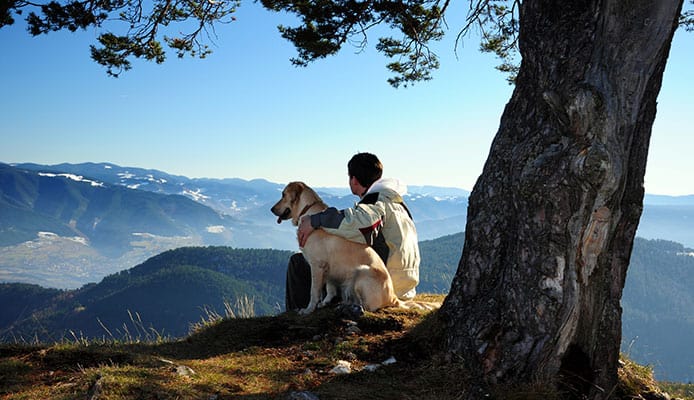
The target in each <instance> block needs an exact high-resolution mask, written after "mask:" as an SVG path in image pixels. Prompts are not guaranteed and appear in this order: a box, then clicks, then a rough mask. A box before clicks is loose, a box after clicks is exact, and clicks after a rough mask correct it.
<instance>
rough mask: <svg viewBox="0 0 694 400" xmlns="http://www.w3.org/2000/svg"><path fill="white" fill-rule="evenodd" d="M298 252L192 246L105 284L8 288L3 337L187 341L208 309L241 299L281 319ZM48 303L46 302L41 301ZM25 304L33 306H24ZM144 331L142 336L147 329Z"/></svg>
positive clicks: (1, 290)
mask: <svg viewBox="0 0 694 400" xmlns="http://www.w3.org/2000/svg"><path fill="white" fill-rule="evenodd" d="M290 254H291V252H288V251H280V250H257V249H232V248H229V247H195V248H192V247H185V248H179V249H176V250H170V251H167V252H164V253H162V254H160V255H157V256H155V257H152V258H150V259H149V260H147V261H146V262H144V263H142V264H140V265H138V266H136V267H134V268H132V269H129V270H125V271H121V272H119V273H116V274H113V275H110V276H108V277H106V278H104V279H103V280H102V281H101V282H100V283H98V284H89V285H85V286H84V287H82V288H80V289H78V290H72V291H57V290H55V289H41V288H38V287H36V286H30V285H21V284H4V285H2V286H0V299H2V298H5V297H12V299H13V300H14V302H13V303H12V304H13V306H12V307H9V308H5V307H3V311H2V313H0V315H1V316H2V317H0V320H2V321H5V322H6V323H4V324H3V325H2V328H0V338H1V339H3V340H5V341H8V340H9V341H13V340H29V341H31V340H36V339H38V340H41V341H52V340H60V339H62V338H65V337H70V336H72V335H77V336H79V337H87V338H94V337H107V338H109V337H111V338H122V337H123V336H124V335H136V334H141V335H144V334H145V333H146V334H148V335H163V336H173V337H180V336H183V335H185V334H187V333H188V332H189V328H190V325H191V324H192V323H195V322H199V321H200V320H201V318H206V317H207V315H208V312H210V311H212V312H216V313H219V314H222V315H223V314H224V313H225V308H226V307H228V306H231V307H232V309H233V308H234V307H236V306H237V303H238V302H242V304H246V302H250V303H251V304H252V306H253V308H252V310H250V311H251V313H253V314H254V315H267V314H275V313H277V312H278V311H279V310H280V306H281V305H283V304H284V273H285V270H286V265H287V259H288V258H289V255H290ZM39 299H44V300H39ZM22 304H31V305H32V306H30V307H24V308H23V307H22V306H21V305H22ZM143 329H144V331H145V332H144V333H141V332H138V330H143Z"/></svg>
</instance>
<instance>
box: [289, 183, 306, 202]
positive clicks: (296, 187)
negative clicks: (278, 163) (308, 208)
mask: <svg viewBox="0 0 694 400" xmlns="http://www.w3.org/2000/svg"><path fill="white" fill-rule="evenodd" d="M291 189H292V190H291V191H290V192H289V194H290V198H289V200H290V202H291V203H292V204H295V203H297V202H298V201H299V199H301V194H302V193H303V192H304V185H303V184H301V182H292V184H291Z"/></svg>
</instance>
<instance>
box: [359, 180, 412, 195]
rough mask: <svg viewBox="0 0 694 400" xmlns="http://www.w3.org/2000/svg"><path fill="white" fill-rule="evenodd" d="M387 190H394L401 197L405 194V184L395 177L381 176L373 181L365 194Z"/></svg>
mask: <svg viewBox="0 0 694 400" xmlns="http://www.w3.org/2000/svg"><path fill="white" fill-rule="evenodd" d="M387 191H392V192H395V193H396V194H398V195H400V197H402V196H404V195H406V194H407V185H405V184H404V183H403V182H401V181H400V180H398V179H395V178H381V179H379V180H377V181H376V182H374V183H373V185H371V187H370V188H369V190H367V191H366V193H365V194H369V193H374V192H387Z"/></svg>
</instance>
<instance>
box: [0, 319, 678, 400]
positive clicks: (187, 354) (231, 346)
mask: <svg viewBox="0 0 694 400" xmlns="http://www.w3.org/2000/svg"><path fill="white" fill-rule="evenodd" d="M356 323H357V327H358V328H359V331H355V329H354V327H353V323H352V322H351V321H350V320H348V319H347V318H345V317H344V316H342V315H341V314H339V312H337V311H336V310H334V309H323V310H319V311H317V312H315V313H313V314H311V315H309V316H306V317H300V316H297V315H295V314H280V315H278V316H274V317H257V318H235V319H229V318H225V319H218V318H215V320H214V321H213V322H211V323H206V324H203V325H201V326H200V327H199V329H196V330H195V331H194V332H193V333H192V334H191V335H189V336H188V337H186V338H184V339H181V340H176V341H172V340H169V341H157V342H153V343H142V342H140V343H138V342H130V343H125V342H113V343H107V342H103V341H102V342H84V341H76V342H75V343H69V344H66V343H61V344H56V345H51V346H49V345H33V346H27V345H2V346H0V399H3V400H5V399H58V400H62V399H65V400H67V399H88V400H96V399H99V400H112V399H113V400H115V399H118V400H121V399H160V400H162V399H171V400H173V399H216V400H223V399H247V400H255V399H285V398H287V395H288V394H289V393H292V392H302V391H310V392H311V393H314V394H315V395H316V396H318V397H319V398H320V399H324V400H325V399H365V398H366V399H423V400H426V399H437V400H439V399H440V400H453V399H461V398H463V397H462V396H463V395H464V394H465V392H466V391H467V390H469V388H470V387H471V382H470V380H469V378H467V377H468V376H469V374H468V373H467V372H466V371H465V369H464V368H463V366H462V364H461V363H457V362H451V361H446V360H444V359H443V357H441V359H439V358H437V357H431V356H429V355H430V354H431V353H432V346H434V343H435V342H436V341H437V340H438V339H439V338H438V337H437V333H438V332H440V331H441V329H439V328H438V327H437V324H438V322H437V319H436V317H435V315H434V314H427V313H424V312H420V311H416V310H381V311H379V312H377V313H366V314H365V315H364V316H362V317H359V318H357V319H356ZM390 358H394V360H395V362H394V363H392V364H389V365H384V363H383V361H385V360H387V359H390ZM339 360H345V361H348V362H350V363H351V368H352V371H353V372H352V373H351V374H348V375H337V374H335V373H333V372H331V370H332V369H333V367H334V366H335V365H336V364H337V362H338V361H339ZM371 366H377V367H374V368H375V370H374V371H373V372H369V371H368V369H370V368H372V367H371ZM622 370H628V371H633V372H628V375H627V376H622V375H621V374H622V371H620V378H621V379H622V381H623V382H625V384H624V385H625V387H626V386H629V387H631V388H632V389H633V390H634V391H633V392H629V393H638V392H639V390H643V388H649V389H648V390H650V386H649V385H651V384H654V381H652V373H650V371H649V370H648V369H647V368H646V369H643V367H640V366H637V365H635V364H633V363H631V362H627V363H625V365H624V366H623V368H622ZM649 377H650V378H649ZM626 382H629V383H628V385H627V383H626ZM644 382H647V383H644ZM500 389H506V390H508V389H509V388H500ZM507 393H513V395H514V396H515V397H513V399H533V398H536V399H537V398H543V399H552V398H553V397H552V393H551V392H549V391H548V389H547V388H544V387H542V386H541V385H535V386H533V385H528V386H527V387H522V388H512V390H510V391H508V392H507ZM625 393H626V389H625ZM497 398H507V399H509V400H510V399H511V397H507V396H506V397H498V396H497ZM623 398H625V399H626V398H638V397H623ZM684 398H687V399H692V398H691V397H684Z"/></svg>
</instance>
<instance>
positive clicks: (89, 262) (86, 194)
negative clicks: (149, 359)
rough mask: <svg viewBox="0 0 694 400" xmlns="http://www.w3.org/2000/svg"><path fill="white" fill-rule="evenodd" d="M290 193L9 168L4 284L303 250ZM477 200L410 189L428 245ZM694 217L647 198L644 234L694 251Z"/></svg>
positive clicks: (90, 278) (60, 284) (241, 183)
mask: <svg viewBox="0 0 694 400" xmlns="http://www.w3.org/2000/svg"><path fill="white" fill-rule="evenodd" d="M297 179H304V180H305V181H306V183H308V184H309V185H310V184H311V182H310V177H304V178H302V177H297ZM283 187H284V183H282V184H280V183H273V182H269V181H266V180H262V179H257V180H251V181H246V180H243V179H236V178H230V179H191V178H187V177H184V176H177V175H171V174H167V173H165V172H162V171H157V170H151V169H142V168H132V167H122V166H118V165H115V164H110V163H84V164H59V165H38V164H29V163H26V164H14V165H7V164H1V163H0V282H2V281H6V282H24V283H34V284H39V285H42V286H45V287H55V288H77V287H80V286H81V285H83V284H85V283H88V282H97V281H99V280H100V279H101V278H103V277H104V276H106V275H108V274H111V273H114V272H117V271H120V270H123V269H126V268H129V267H130V266H132V265H137V264H139V263H141V262H143V261H144V260H146V259H147V258H149V257H151V256H153V255H155V254H158V253H161V252H163V251H165V250H168V249H173V248H177V247H181V246H201V245H224V246H231V247H235V248H270V249H279V250H291V251H296V250H297V244H296V238H295V233H294V228H293V227H292V226H291V225H290V224H286V223H285V224H280V225H278V224H277V223H276V219H275V218H274V217H273V216H272V215H271V214H270V212H269V209H270V207H271V205H272V204H274V202H275V201H276V200H277V199H278V198H279V194H280V192H281V190H282V188H283ZM315 189H316V190H317V191H318V192H319V194H320V195H321V196H322V197H323V200H325V201H326V202H327V203H328V204H330V205H332V206H335V207H338V208H345V207H349V206H351V205H352V204H354V202H355V200H357V199H356V198H355V197H354V196H353V195H351V194H350V193H349V192H348V190H347V188H321V187H316V188H315ZM468 195H469V192H468V191H466V190H462V189H457V188H442V187H434V186H410V187H409V193H408V194H407V195H406V196H405V201H406V202H407V204H408V207H409V209H410V210H411V211H412V214H413V216H414V219H415V222H416V224H417V230H418V233H419V238H420V240H429V239H434V238H438V237H442V236H445V235H450V234H455V233H459V232H462V231H463V230H464V229H465V221H466V218H467V198H468ZM692 220H694V196H680V197H670V196H651V195H647V196H646V198H645V208H644V213H643V217H642V219H641V223H640V226H639V230H638V232H637V235H638V236H641V237H644V238H649V239H667V240H673V241H676V242H679V243H683V244H684V245H686V246H690V247H694V230H693V229H691V221H692Z"/></svg>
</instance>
